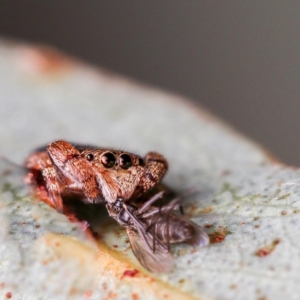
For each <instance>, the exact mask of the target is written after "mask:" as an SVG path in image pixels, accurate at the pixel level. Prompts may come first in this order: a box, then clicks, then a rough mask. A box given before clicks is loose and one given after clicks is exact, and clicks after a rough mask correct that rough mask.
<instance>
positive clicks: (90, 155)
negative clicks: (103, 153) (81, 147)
mask: <svg viewBox="0 0 300 300" xmlns="http://www.w3.org/2000/svg"><path fill="white" fill-rule="evenodd" d="M94 158H95V157H94V155H93V154H92V153H89V154H88V155H87V156H86V159H87V160H88V161H92V160H94Z"/></svg>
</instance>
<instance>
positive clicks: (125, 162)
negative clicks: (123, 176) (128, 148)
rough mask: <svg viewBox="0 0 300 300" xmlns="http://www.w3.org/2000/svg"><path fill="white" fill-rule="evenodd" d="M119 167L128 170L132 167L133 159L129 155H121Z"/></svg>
mask: <svg viewBox="0 0 300 300" xmlns="http://www.w3.org/2000/svg"><path fill="white" fill-rule="evenodd" d="M119 165H120V167H121V168H122V169H128V168H130V167H131V166H132V161H131V157H130V156H129V155H128V154H121V155H120V157H119Z"/></svg>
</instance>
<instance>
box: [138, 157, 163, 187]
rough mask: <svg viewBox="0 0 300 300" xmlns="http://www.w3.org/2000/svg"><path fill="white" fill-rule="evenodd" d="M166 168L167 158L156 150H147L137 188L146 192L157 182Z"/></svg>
mask: <svg viewBox="0 0 300 300" xmlns="http://www.w3.org/2000/svg"><path fill="white" fill-rule="evenodd" d="M167 170H168V162H167V160H166V159H165V158H164V157H163V156H162V155H160V154H159V153H157V152H149V153H148V154H147V155H146V157H145V168H144V174H143V176H142V178H141V180H140V183H139V186H138V187H139V189H141V190H142V192H146V191H148V190H149V189H151V188H152V187H154V186H155V185H156V184H158V183H159V182H160V181H161V180H162V179H163V177H164V176H165V174H166V172H167Z"/></svg>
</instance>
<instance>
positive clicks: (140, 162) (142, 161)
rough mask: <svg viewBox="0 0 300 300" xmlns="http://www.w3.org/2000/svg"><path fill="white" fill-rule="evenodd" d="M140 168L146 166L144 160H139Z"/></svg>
mask: <svg viewBox="0 0 300 300" xmlns="http://www.w3.org/2000/svg"><path fill="white" fill-rule="evenodd" d="M138 161H139V166H143V165H144V160H143V159H142V158H139V160H138Z"/></svg>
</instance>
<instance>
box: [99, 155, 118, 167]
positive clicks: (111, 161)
mask: <svg viewBox="0 0 300 300" xmlns="http://www.w3.org/2000/svg"><path fill="white" fill-rule="evenodd" d="M115 162H116V158H115V156H114V155H113V154H112V153H111V152H106V153H104V154H102V156H101V163H102V165H103V166H104V167H105V168H111V167H113V166H114V165H115Z"/></svg>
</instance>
